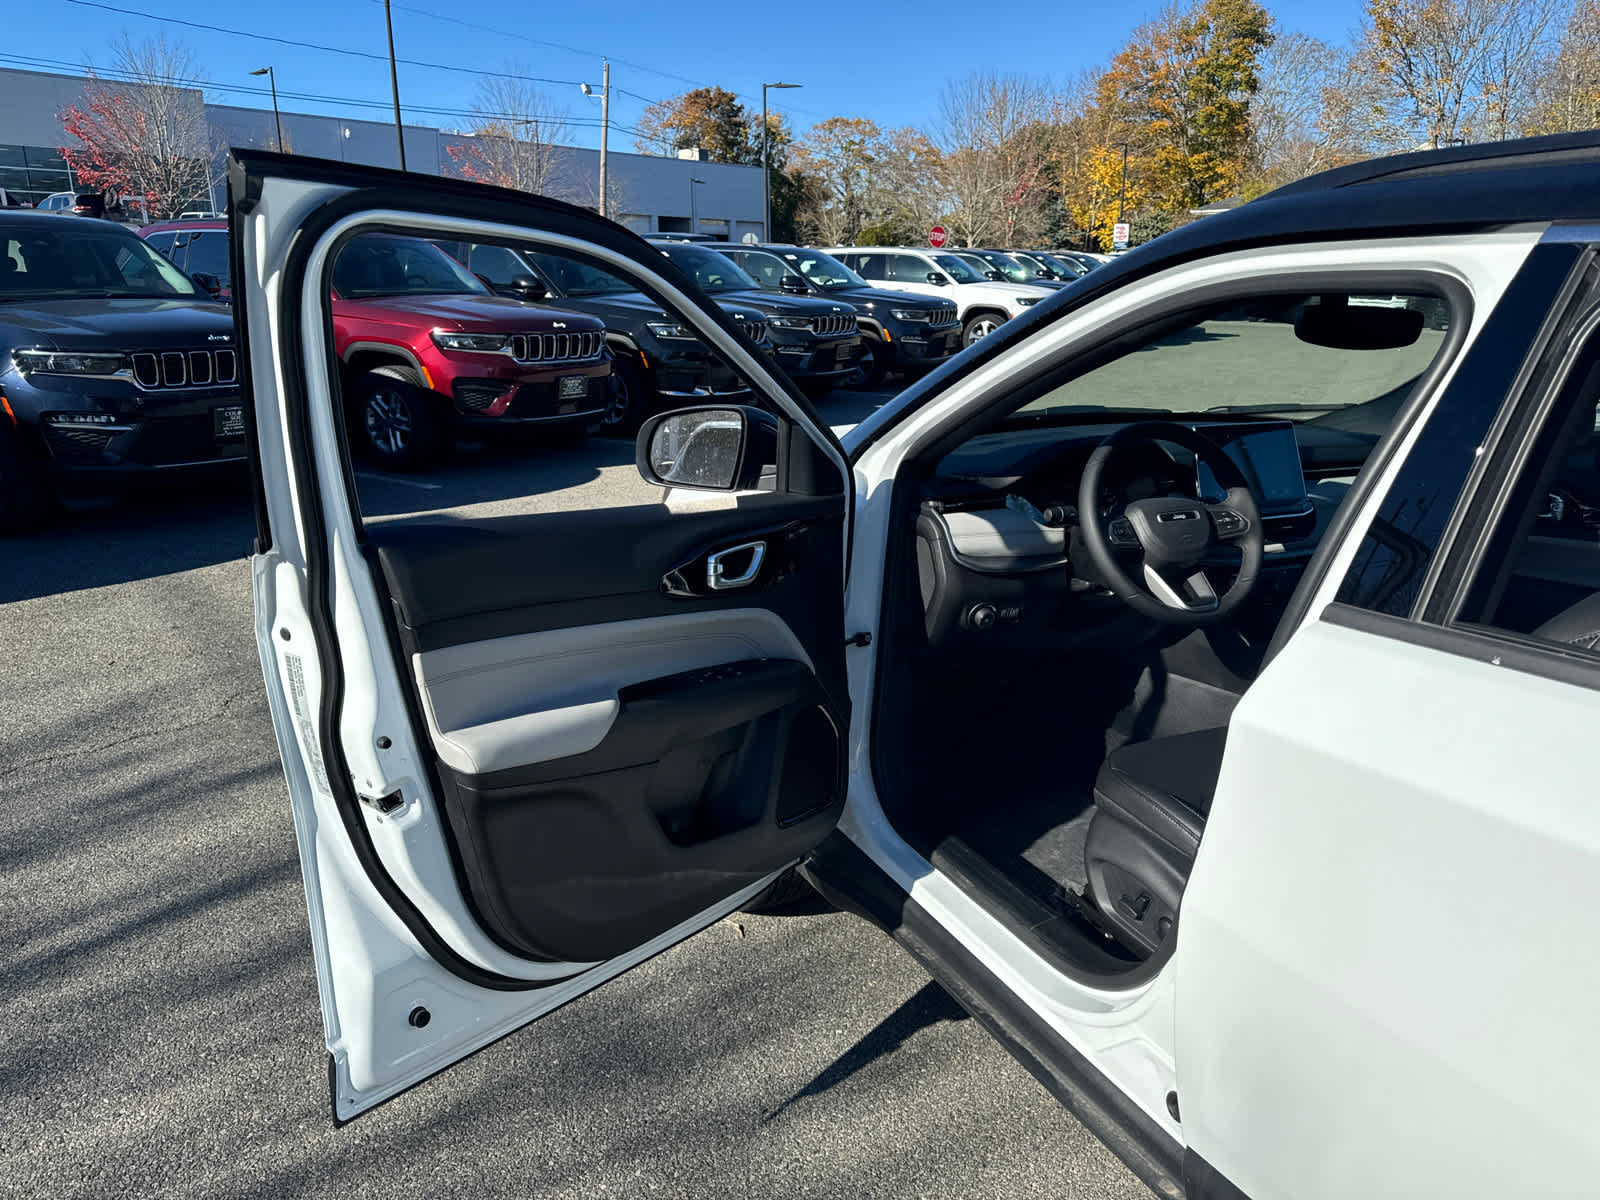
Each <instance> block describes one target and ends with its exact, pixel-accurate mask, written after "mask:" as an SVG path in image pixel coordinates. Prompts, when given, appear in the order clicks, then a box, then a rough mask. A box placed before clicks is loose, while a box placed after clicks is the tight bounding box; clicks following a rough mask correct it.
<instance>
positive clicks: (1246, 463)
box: [1198, 422, 1306, 512]
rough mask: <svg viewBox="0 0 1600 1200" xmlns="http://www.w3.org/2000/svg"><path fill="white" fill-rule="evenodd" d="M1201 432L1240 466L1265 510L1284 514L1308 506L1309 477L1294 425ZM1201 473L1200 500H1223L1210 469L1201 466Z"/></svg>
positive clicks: (1209, 428) (1209, 427)
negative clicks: (1305, 473)
mask: <svg viewBox="0 0 1600 1200" xmlns="http://www.w3.org/2000/svg"><path fill="white" fill-rule="evenodd" d="M1198 429H1199V432H1200V433H1203V434H1205V436H1207V437H1209V438H1210V439H1211V440H1212V441H1214V442H1216V443H1217V444H1218V445H1220V446H1221V447H1222V448H1223V450H1224V451H1226V452H1227V455H1228V457H1229V458H1231V459H1233V461H1234V462H1235V463H1237V464H1238V465H1239V469H1240V470H1241V471H1243V472H1244V474H1245V478H1246V479H1248V480H1249V481H1250V483H1251V486H1252V487H1254V488H1255V491H1256V495H1257V497H1259V498H1260V501H1261V507H1262V509H1263V510H1264V511H1266V512H1283V511H1285V510H1288V509H1298V508H1301V507H1303V506H1304V505H1305V504H1306V477H1305V475H1304V474H1303V473H1302V472H1301V469H1300V444H1299V443H1298V442H1297V441H1295V436H1294V426H1293V425H1290V424H1288V423H1287V422H1285V423H1284V424H1282V425H1270V426H1266V427H1262V426H1260V425H1245V426H1229V425H1201V426H1199V427H1198ZM1198 474H1199V495H1200V497H1201V498H1202V499H1205V500H1220V499H1221V498H1222V496H1223V488H1222V485H1221V484H1219V483H1218V482H1217V481H1216V478H1215V477H1214V476H1213V475H1212V473H1211V470H1210V468H1209V467H1207V466H1206V465H1205V464H1204V463H1200V464H1199V466H1198Z"/></svg>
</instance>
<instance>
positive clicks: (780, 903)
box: [739, 867, 833, 916]
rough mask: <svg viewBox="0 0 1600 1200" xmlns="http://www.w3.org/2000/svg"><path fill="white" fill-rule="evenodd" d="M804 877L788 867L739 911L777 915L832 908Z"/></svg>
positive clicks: (822, 910) (824, 910)
mask: <svg viewBox="0 0 1600 1200" xmlns="http://www.w3.org/2000/svg"><path fill="white" fill-rule="evenodd" d="M832 907H833V906H832V905H830V904H829V903H828V902H827V901H826V900H824V899H823V898H822V897H821V895H819V894H818V892H817V890H816V888H814V887H812V886H811V885H810V884H809V883H807V882H806V880H805V877H804V876H803V875H801V874H800V872H799V871H796V870H795V869H794V868H793V867H790V868H789V869H788V870H787V871H785V872H784V873H783V874H782V875H779V876H778V877H777V878H776V879H774V880H773V881H772V882H771V883H769V884H767V886H766V887H765V888H763V889H762V890H761V891H759V892H757V893H756V894H755V895H754V896H752V897H750V899H748V900H746V901H745V902H744V904H743V905H741V906H740V908H739V911H740V912H747V913H762V914H765V915H769V916H778V915H781V914H784V913H800V912H826V911H827V910H828V909H830V908H832Z"/></svg>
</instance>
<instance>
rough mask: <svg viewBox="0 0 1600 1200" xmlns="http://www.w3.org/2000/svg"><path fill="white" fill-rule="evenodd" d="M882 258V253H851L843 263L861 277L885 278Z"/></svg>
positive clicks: (886, 273) (886, 272)
mask: <svg viewBox="0 0 1600 1200" xmlns="http://www.w3.org/2000/svg"><path fill="white" fill-rule="evenodd" d="M884 259H885V256H884V255H882V254H852V255H850V256H849V257H848V258H846V259H845V260H844V263H845V265H846V266H848V267H849V268H851V269H852V270H853V271H855V273H856V274H857V275H859V276H861V277H862V278H863V279H887V278H889V274H888V271H887V270H886V269H885V265H884Z"/></svg>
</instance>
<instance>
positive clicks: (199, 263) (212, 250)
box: [184, 229, 231, 287]
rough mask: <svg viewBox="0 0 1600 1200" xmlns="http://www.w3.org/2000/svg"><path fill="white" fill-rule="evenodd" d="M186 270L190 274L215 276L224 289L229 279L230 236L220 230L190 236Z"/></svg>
mask: <svg viewBox="0 0 1600 1200" xmlns="http://www.w3.org/2000/svg"><path fill="white" fill-rule="evenodd" d="M184 269H185V270H186V271H188V272H189V274H191V275H194V274H196V273H198V274H202V275H215V276H216V277H217V280H218V281H219V282H220V283H221V284H222V286H223V287H230V286H231V284H230V282H229V279H228V235H227V234H226V233H224V232H223V231H222V230H220V229H215V230H204V231H201V232H199V233H191V234H190V235H189V258H188V261H187V264H186V265H185V267H184Z"/></svg>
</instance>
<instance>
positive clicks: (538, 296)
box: [485, 275, 550, 300]
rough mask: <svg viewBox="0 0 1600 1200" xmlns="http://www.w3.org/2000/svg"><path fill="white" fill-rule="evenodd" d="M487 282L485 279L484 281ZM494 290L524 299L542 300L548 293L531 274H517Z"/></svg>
mask: <svg viewBox="0 0 1600 1200" xmlns="http://www.w3.org/2000/svg"><path fill="white" fill-rule="evenodd" d="M485 282H487V281H485ZM495 290H496V291H501V292H509V293H510V294H511V295H513V296H519V297H521V298H522V299H524V300H543V299H544V298H545V297H546V296H548V295H549V294H550V292H549V290H548V289H547V288H546V287H545V286H544V284H542V283H540V282H539V281H538V280H537V279H535V278H534V277H533V276H532V275H517V276H515V277H514V278H513V279H512V280H511V282H510V283H505V284H501V285H500V287H498V288H496V289H495Z"/></svg>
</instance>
